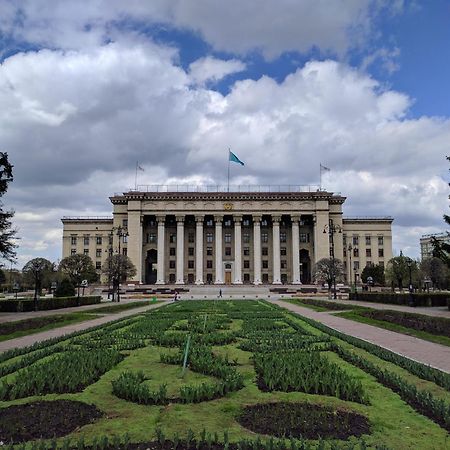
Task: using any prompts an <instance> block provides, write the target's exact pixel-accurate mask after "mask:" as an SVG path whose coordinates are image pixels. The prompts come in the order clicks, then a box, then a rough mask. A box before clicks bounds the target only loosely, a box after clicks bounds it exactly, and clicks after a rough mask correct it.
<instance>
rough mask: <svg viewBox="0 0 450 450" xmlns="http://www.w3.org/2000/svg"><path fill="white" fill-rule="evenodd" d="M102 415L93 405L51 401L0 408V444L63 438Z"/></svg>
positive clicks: (69, 401)
mask: <svg viewBox="0 0 450 450" xmlns="http://www.w3.org/2000/svg"><path fill="white" fill-rule="evenodd" d="M102 416H103V413H102V412H101V411H100V410H99V409H97V408H96V407H95V406H93V405H88V404H86V403H82V402H78V401H72V400H55V401H48V402H46V401H40V402H34V403H25V404H23V405H14V406H9V407H8V408H3V409H0V441H3V442H5V443H11V442H12V443H19V442H26V441H31V440H34V439H49V438H53V437H61V436H65V435H67V434H69V433H71V432H72V431H74V430H76V429H77V428H79V427H82V426H83V425H86V424H88V423H91V422H94V421H95V420H96V419H98V418H99V417H102Z"/></svg>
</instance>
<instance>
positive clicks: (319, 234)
mask: <svg viewBox="0 0 450 450" xmlns="http://www.w3.org/2000/svg"><path fill="white" fill-rule="evenodd" d="M317 203H320V202H317ZM315 219H316V220H315V222H314V263H317V262H318V261H320V260H321V259H323V258H329V257H330V239H329V234H328V221H329V214H328V210H322V211H316V214H315ZM323 230H326V232H325V233H324V232H323Z"/></svg>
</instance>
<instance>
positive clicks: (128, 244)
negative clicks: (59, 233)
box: [62, 187, 393, 285]
mask: <svg viewBox="0 0 450 450" xmlns="http://www.w3.org/2000/svg"><path fill="white" fill-rule="evenodd" d="M180 188H181V187H180ZM253 190H254V191H255V192H254V191H253ZM256 190H257V189H256V188H251V187H248V188H247V189H245V192H244V191H242V192H227V191H226V190H225V192H221V191H220V189H216V190H215V191H214V192H210V191H209V190H208V189H206V188H201V187H197V188H195V189H192V188H184V190H183V191H180V192H178V191H177V189H170V188H167V187H158V188H155V189H148V188H147V189H139V190H133V191H130V192H124V193H123V194H120V195H114V196H112V197H110V200H111V203H112V205H113V214H112V217H64V218H63V219H62V222H63V226H64V230H63V246H62V247H63V255H62V256H63V257H66V256H68V255H71V254H76V253H84V254H87V255H89V256H90V257H91V258H92V260H93V261H94V264H95V266H96V268H97V269H98V270H100V268H101V267H102V265H103V263H104V262H105V259H106V258H107V256H108V255H109V254H111V253H116V252H119V251H120V252H121V253H123V254H126V255H128V256H129V257H130V259H131V260H132V262H133V263H134V265H135V266H136V269H137V274H136V276H135V277H134V279H133V280H129V281H130V282H134V283H142V284H156V285H168V284H169V285H171V284H174V285H183V284H197V285H201V284H242V283H245V284H255V285H259V284H275V285H276V284H309V283H312V282H313V280H312V269H313V266H314V264H315V263H316V262H317V261H319V260H320V259H322V258H329V257H330V256H331V253H332V252H333V250H334V255H335V258H337V259H340V260H341V261H343V262H344V265H345V267H346V274H347V280H354V279H356V278H357V277H358V276H359V274H360V273H361V271H362V270H363V268H364V267H365V266H366V265H368V264H386V263H387V261H388V260H389V259H390V258H392V233H391V224H392V220H393V219H392V218H391V217H354V218H350V217H349V218H346V217H343V212H342V206H343V204H344V202H345V197H343V196H341V195H340V194H335V193H332V192H325V191H322V190H314V191H311V192H310V191H309V190H308V189H305V188H304V189H301V188H300V187H298V188H293V187H289V189H273V188H270V189H267V191H266V192H259V191H257V192H256Z"/></svg>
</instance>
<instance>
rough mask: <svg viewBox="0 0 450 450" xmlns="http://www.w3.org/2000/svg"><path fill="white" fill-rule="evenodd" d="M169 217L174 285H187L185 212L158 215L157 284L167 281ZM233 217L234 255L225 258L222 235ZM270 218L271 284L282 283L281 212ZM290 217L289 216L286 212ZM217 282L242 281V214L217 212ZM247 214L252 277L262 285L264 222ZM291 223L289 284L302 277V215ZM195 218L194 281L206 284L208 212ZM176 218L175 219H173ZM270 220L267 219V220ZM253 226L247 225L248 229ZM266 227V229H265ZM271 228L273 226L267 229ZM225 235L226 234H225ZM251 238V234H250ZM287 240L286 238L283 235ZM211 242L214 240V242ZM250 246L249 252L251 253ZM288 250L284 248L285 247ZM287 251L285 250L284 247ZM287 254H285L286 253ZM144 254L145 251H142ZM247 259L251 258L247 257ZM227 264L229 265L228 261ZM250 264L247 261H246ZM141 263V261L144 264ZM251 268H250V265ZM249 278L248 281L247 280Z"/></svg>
mask: <svg viewBox="0 0 450 450" xmlns="http://www.w3.org/2000/svg"><path fill="white" fill-rule="evenodd" d="M168 216H175V220H176V278H175V284H177V285H183V284H185V273H184V268H185V264H184V263H185V217H186V215H182V214H170V213H169V214H167V215H157V216H155V217H156V222H157V240H156V243H157V247H156V248H157V255H158V258H157V279H156V283H155V284H157V285H164V284H167V282H168V280H167V273H166V259H165V258H166V250H167V248H166V245H167V243H166V228H165V226H166V225H165V223H166V218H167V217H168ZM225 216H226V217H231V218H232V219H231V220H232V222H233V226H232V229H233V231H234V237H233V242H231V239H230V235H229V234H228V239H229V240H228V241H227V242H228V243H229V244H230V247H231V244H232V245H233V247H234V255H233V256H234V258H232V259H231V260H230V258H228V259H224V254H223V245H224V241H223V237H224V217H225ZM266 216H270V218H271V233H272V234H271V237H272V239H271V241H272V242H271V251H272V254H271V264H272V281H271V284H282V279H281V278H282V277H281V248H280V222H281V215H266ZM285 216H287V215H285ZM213 217H214V230H215V233H214V261H215V266H214V281H213V282H214V284H224V283H226V282H227V281H228V282H229V283H230V284H235V285H239V284H243V264H242V263H243V257H242V256H243V252H242V250H243V247H242V242H243V241H242V238H243V235H242V221H243V214H232V215H227V214H225V215H217V214H216V215H214V216H213ZM246 217H251V222H252V225H251V229H252V231H253V239H252V240H253V255H252V256H253V259H252V264H253V279H252V280H251V283H252V284H255V285H259V284H261V283H262V282H263V280H262V245H261V239H262V233H261V222H262V215H252V214H246ZM290 217H291V224H292V242H291V250H290V254H291V262H290V263H291V264H292V279H291V280H289V283H290V284H301V280H300V264H301V263H300V257H299V252H300V241H299V221H300V215H297V216H295V215H292V216H290ZM194 218H195V237H194V241H193V242H194V243H195V259H194V260H195V281H194V283H195V284H197V285H202V284H205V282H206V280H205V278H204V258H205V253H204V238H205V218H206V215H198V214H196V215H195V216H194ZM172 220H173V219H172ZM142 222H143V221H142V220H141V222H140V223H141V229H140V230H139V231H138V232H140V233H142V232H143V230H142ZM266 222H267V221H266ZM249 229H250V228H249V227H248V228H246V230H249ZM266 229H267V228H266ZM268 229H270V227H269V228H268ZM225 238H227V235H226V234H225ZM247 239H248V236H247ZM265 239H266V240H265V242H266V243H267V242H268V239H267V233H266V236H265ZM284 239H286V237H285V238H284ZM211 243H212V242H211ZM248 248H249V247H247V252H248ZM284 250H285V249H284ZM285 251H286V250H285ZM247 254H248V253H247ZM284 254H286V253H284ZM141 255H142V252H141ZM266 256H267V248H266ZM247 259H248V258H247ZM227 263H228V264H227ZM247 264H248V261H247ZM141 265H142V264H141ZM226 266H229V267H232V269H229V270H227V271H225V269H224V267H226ZM247 268H248V267H247ZM230 270H231V277H230V279H229V280H226V279H225V276H224V275H225V273H226V272H230ZM142 278H143V271H141V280H139V281H141V282H142ZM247 281H248V280H247Z"/></svg>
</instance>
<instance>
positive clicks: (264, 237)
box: [261, 233, 269, 243]
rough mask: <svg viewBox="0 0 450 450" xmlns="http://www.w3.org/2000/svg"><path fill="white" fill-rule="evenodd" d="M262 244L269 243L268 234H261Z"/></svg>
mask: <svg viewBox="0 0 450 450" xmlns="http://www.w3.org/2000/svg"><path fill="white" fill-rule="evenodd" d="M261 242H264V243H266V242H269V234H268V233H261Z"/></svg>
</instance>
